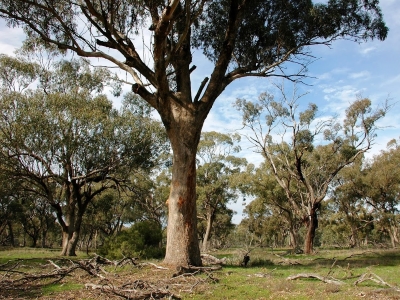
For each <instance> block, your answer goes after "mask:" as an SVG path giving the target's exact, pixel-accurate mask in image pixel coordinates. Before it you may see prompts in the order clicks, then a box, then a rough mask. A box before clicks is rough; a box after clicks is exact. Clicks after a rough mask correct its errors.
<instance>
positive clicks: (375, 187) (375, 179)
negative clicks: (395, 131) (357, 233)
mask: <svg viewBox="0 0 400 300" xmlns="http://www.w3.org/2000/svg"><path fill="white" fill-rule="evenodd" d="M399 163H400V147H399V144H398V142H397V141H396V140H392V141H391V142H390V143H389V144H388V147H387V150H385V151H382V152H381V153H380V154H379V155H376V156H375V157H374V159H373V160H372V162H369V163H368V164H367V166H366V167H365V172H364V175H365V177H364V185H363V186H364V187H365V191H366V194H365V196H366V203H367V204H369V205H370V206H371V207H372V209H373V212H374V214H375V225H376V226H377V227H380V230H381V231H382V232H384V233H385V234H387V235H389V237H390V241H391V245H392V247H393V248H395V247H396V246H398V245H399V243H400V229H399V228H400V216H399V208H398V205H399V203H400V197H399V195H400V170H399Z"/></svg>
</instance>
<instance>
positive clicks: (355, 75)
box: [349, 71, 371, 79]
mask: <svg viewBox="0 0 400 300" xmlns="http://www.w3.org/2000/svg"><path fill="white" fill-rule="evenodd" d="M370 75H371V74H370V72H368V71H361V72H357V73H350V74H349V78H351V79H359V78H363V79H367V78H369V77H370Z"/></svg>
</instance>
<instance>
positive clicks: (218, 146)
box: [197, 131, 247, 252]
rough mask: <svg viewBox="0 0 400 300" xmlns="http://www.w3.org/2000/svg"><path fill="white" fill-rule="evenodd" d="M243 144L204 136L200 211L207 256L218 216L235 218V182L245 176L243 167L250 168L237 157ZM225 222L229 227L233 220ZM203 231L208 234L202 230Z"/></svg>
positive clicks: (235, 136)
mask: <svg viewBox="0 0 400 300" xmlns="http://www.w3.org/2000/svg"><path fill="white" fill-rule="evenodd" d="M239 142H240V136H239V135H238V134H233V135H230V134H223V133H218V132H215V131H211V132H204V133H203V134H202V137H201V139H200V143H199V147H198V152H197V157H198V169H197V211H198V218H199V221H200V232H201V233H202V234H201V238H202V246H203V247H202V251H203V252H206V251H207V249H208V242H209V239H210V237H211V232H212V229H213V226H214V222H215V221H216V218H217V216H218V215H220V216H221V217H222V216H229V215H230V216H231V217H232V214H233V212H232V211H231V210H230V209H228V207H227V204H228V203H229V202H230V201H235V200H237V198H238V196H237V193H236V189H235V186H234V184H233V182H232V180H233V178H234V176H235V175H237V174H238V173H240V172H241V167H244V166H245V165H246V164H247V161H246V159H244V158H239V157H235V156H234V154H235V153H238V152H239V151H240V147H239V146H238V145H237V144H238V143H239ZM220 221H222V219H221V220H220ZM224 221H225V223H227V225H228V227H229V224H230V223H231V220H230V219H229V218H228V219H227V220H224ZM203 222H204V224H203ZM219 225H222V222H219ZM222 227H225V226H222ZM202 228H204V230H201V229H202ZM215 233H216V231H215V230H214V234H215Z"/></svg>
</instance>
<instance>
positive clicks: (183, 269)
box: [172, 266, 222, 277]
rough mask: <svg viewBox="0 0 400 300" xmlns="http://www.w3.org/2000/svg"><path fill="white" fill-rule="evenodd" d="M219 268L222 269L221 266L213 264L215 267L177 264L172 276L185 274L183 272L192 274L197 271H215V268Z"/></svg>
mask: <svg viewBox="0 0 400 300" xmlns="http://www.w3.org/2000/svg"><path fill="white" fill-rule="evenodd" d="M221 269H222V266H215V267H194V266H189V267H184V266H179V267H177V268H176V270H177V271H178V272H177V273H175V274H173V275H172V277H176V276H180V275H185V274H193V273H198V272H212V271H217V270H221Z"/></svg>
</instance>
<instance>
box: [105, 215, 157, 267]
mask: <svg viewBox="0 0 400 300" xmlns="http://www.w3.org/2000/svg"><path fill="white" fill-rule="evenodd" d="M161 239H162V230H161V227H160V225H159V224H157V223H155V222H152V221H142V222H138V223H135V224H134V225H132V226H131V227H130V228H128V229H125V230H122V231H121V232H119V233H118V234H117V235H115V236H113V237H110V238H107V239H106V241H105V243H104V245H103V247H102V248H101V250H100V254H101V255H104V256H107V257H109V258H113V259H118V258H122V257H135V256H139V257H141V258H161V257H162V256H163V254H164V249H162V248H161V247H160V243H161Z"/></svg>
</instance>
